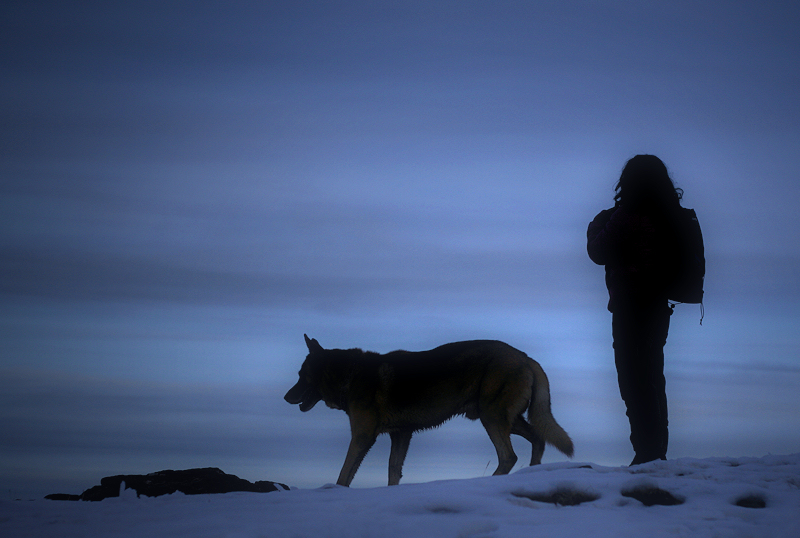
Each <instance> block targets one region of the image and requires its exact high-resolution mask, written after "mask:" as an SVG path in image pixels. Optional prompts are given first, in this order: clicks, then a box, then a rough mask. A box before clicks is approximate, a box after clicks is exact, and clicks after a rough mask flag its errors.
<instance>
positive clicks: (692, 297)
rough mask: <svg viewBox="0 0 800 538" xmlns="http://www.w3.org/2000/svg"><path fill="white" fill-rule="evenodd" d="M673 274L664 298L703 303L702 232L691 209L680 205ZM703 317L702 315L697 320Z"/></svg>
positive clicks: (703, 263)
mask: <svg viewBox="0 0 800 538" xmlns="http://www.w3.org/2000/svg"><path fill="white" fill-rule="evenodd" d="M675 240H676V243H677V244H676V248H675V256H676V259H675V260H674V261H675V274H674V278H673V280H672V283H671V284H670V286H669V289H668V295H667V298H668V299H669V300H670V301H675V302H676V303H695V304H697V303H699V304H700V305H702V304H703V279H704V278H705V275H706V259H705V253H704V249H703V232H702V231H701V230H700V222H699V221H698V220H697V214H696V213H695V212H694V209H688V208H685V207H682V208H681V211H680V213H679V216H678V221H677V222H676V229H675ZM702 322H703V320H702V318H701V320H700V323H701V324H702Z"/></svg>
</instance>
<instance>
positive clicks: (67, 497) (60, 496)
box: [44, 493, 81, 501]
mask: <svg viewBox="0 0 800 538" xmlns="http://www.w3.org/2000/svg"><path fill="white" fill-rule="evenodd" d="M44 498H45V499H48V500H51V501H80V500H81V496H80V495H71V494H69V493H51V494H50V495H45V496H44Z"/></svg>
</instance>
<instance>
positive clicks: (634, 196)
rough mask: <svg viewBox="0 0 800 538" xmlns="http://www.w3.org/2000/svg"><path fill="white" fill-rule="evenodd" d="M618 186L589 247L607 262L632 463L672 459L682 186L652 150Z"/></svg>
mask: <svg viewBox="0 0 800 538" xmlns="http://www.w3.org/2000/svg"><path fill="white" fill-rule="evenodd" d="M615 190H616V195H615V196H614V200H615V202H616V204H615V206H614V207H613V208H611V209H606V210H604V211H601V212H600V213H599V214H598V215H597V216H596V217H595V218H594V220H593V221H592V222H591V224H589V229H588V232H587V237H588V245H587V250H588V252H589V257H590V258H591V259H592V261H594V262H595V263H597V264H599V265H604V266H605V273H606V286H607V287H608V293H609V301H608V310H609V311H611V313H612V321H611V330H612V336H613V339H614V361H615V363H616V366H617V377H618V380H619V391H620V395H621V396H622V399H623V400H624V401H625V406H626V407H627V415H628V419H629V421H630V425H631V437H630V439H631V444H632V445H633V449H634V452H635V453H636V456H635V457H634V459H633V461H632V462H631V465H637V464H640V463H645V462H648V461H652V460H656V459H662V460H665V459H667V444H668V441H669V431H668V427H667V425H668V420H667V395H666V380H665V379H664V344H666V342H667V333H668V331H669V320H670V315H671V314H672V309H671V308H670V307H669V303H668V301H667V289H668V287H669V284H670V277H671V275H673V274H674V273H675V261H674V260H676V258H677V256H676V255H675V253H676V251H677V236H676V233H675V231H674V230H675V222H676V219H677V217H678V214H679V212H680V211H681V206H680V200H681V197H682V195H683V191H682V190H681V189H677V188H675V185H674V184H673V182H672V180H671V179H670V177H669V173H668V172H667V167H666V166H665V165H664V163H663V162H662V161H661V159H659V158H658V157H655V156H653V155H637V156H635V157H633V158H632V159H631V160H629V161H628V162H627V164H626V165H625V168H623V170H622V175H621V176H620V178H619V182H618V183H617V185H616V188H615Z"/></svg>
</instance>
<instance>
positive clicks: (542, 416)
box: [528, 360, 575, 458]
mask: <svg viewBox="0 0 800 538" xmlns="http://www.w3.org/2000/svg"><path fill="white" fill-rule="evenodd" d="M531 362H532V364H533V387H532V391H533V394H531V402H530V404H529V406H528V422H530V424H531V426H532V427H533V430H534V431H535V432H536V434H537V435H538V436H539V437H541V438H542V439H543V440H544V441H545V442H547V443H548V444H551V445H553V446H554V447H556V448H557V449H558V450H560V451H561V452H563V453H564V454H566V455H567V456H569V457H570V458H571V457H572V455H573V453H574V452H575V447H574V446H573V444H572V439H570V437H569V434H567V432H565V431H564V428H562V427H561V426H560V425H559V424H558V422H556V419H555V418H553V413H552V411H551V409H550V381H548V379H547V375H546V374H545V373H544V370H542V367H541V366H540V365H539V363H538V362H536V361H534V360H532V361H531ZM542 447H544V445H542Z"/></svg>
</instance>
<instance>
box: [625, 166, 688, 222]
mask: <svg viewBox="0 0 800 538" xmlns="http://www.w3.org/2000/svg"><path fill="white" fill-rule="evenodd" d="M614 190H615V191H616V194H615V195H614V201H615V202H616V203H617V205H624V206H626V207H649V208H652V209H656V210H661V211H662V212H664V213H670V212H672V211H674V210H676V209H677V208H678V207H680V202H681V198H682V197H683V190H682V189H680V188H677V187H675V184H674V183H673V182H672V179H671V178H670V177H669V171H668V170H667V167H666V165H664V163H663V162H662V161H661V159H659V158H658V157H656V156H655V155H637V156H635V157H633V158H632V159H630V160H629V161H628V162H627V163H626V164H625V168H623V169H622V174H621V175H620V177H619V181H618V182H617V185H616V187H614Z"/></svg>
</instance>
